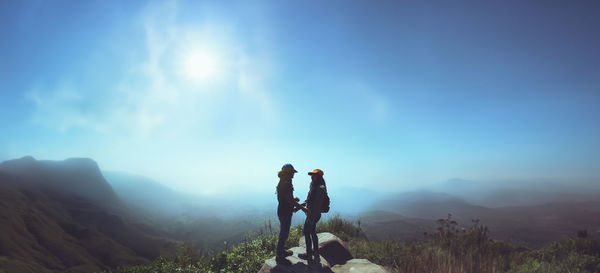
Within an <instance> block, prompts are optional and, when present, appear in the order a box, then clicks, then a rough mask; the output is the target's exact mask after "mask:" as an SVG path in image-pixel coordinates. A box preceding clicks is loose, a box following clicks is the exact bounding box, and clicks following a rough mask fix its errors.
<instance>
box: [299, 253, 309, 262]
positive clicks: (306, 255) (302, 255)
mask: <svg viewBox="0 0 600 273" xmlns="http://www.w3.org/2000/svg"><path fill="white" fill-rule="evenodd" d="M311 256H312V254H306V253H300V254H298V258H300V259H302V260H307V261H308V260H310V259H311V258H312V257H311Z"/></svg>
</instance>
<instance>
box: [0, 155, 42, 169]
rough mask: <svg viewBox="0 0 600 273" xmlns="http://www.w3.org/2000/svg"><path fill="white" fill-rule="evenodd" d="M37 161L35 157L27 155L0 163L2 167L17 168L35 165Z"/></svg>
mask: <svg viewBox="0 0 600 273" xmlns="http://www.w3.org/2000/svg"><path fill="white" fill-rule="evenodd" d="M36 162H37V160H35V158H33V156H30V155H27V156H24V157H21V158H17V159H11V160H6V161H4V162H2V163H0V166H3V167H4V166H6V167H17V166H30V165H32V164H35V163H36Z"/></svg>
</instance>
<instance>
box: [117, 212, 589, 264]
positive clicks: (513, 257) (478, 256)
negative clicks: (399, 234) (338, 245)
mask: <svg viewBox="0 0 600 273" xmlns="http://www.w3.org/2000/svg"><path fill="white" fill-rule="evenodd" d="M437 224H438V230H437V232H435V233H434V234H425V236H424V239H423V240H421V241H418V242H399V241H393V240H384V241H369V240H368V239H367V238H366V236H365V235H364V234H363V233H362V230H361V229H360V224H358V225H355V224H354V223H353V222H351V221H348V220H345V219H342V218H341V217H339V216H335V217H332V218H330V219H329V220H327V221H323V222H319V224H318V225H317V231H318V232H324V231H327V232H331V233H333V234H335V235H336V236H338V237H340V238H341V239H343V240H344V241H346V242H347V245H348V247H349V249H350V252H351V253H352V255H353V256H354V257H355V258H365V259H368V260H370V261H372V262H374V263H377V264H380V265H383V266H385V267H386V268H388V269H389V270H390V271H392V272H402V273H413V272H414V273H416V272H430V273H437V272H439V273H442V272H444V273H448V272H452V273H474V272H488V273H496V272H498V273H500V272H503V273H526V272H527V273H538V272H539V273H542V272H543V273H559V272H561V273H563V272H569V273H592V272H600V240H599V239H597V238H589V237H588V236H587V232H585V231H579V232H577V236H572V237H566V238H564V239H562V240H561V241H558V242H554V243H552V244H550V245H548V246H546V247H544V248H542V249H534V250H531V249H524V248H519V247H516V246H513V245H511V244H509V243H505V242H502V241H496V240H492V239H491V238H490V237H489V230H488V228H487V227H485V226H482V225H480V224H479V221H478V220H474V221H473V226H472V227H470V228H469V229H459V228H458V223H456V221H454V220H452V216H451V215H448V217H447V218H445V219H439V220H438V221H437ZM301 236H302V227H301V226H296V227H293V228H292V229H291V232H290V238H289V239H288V241H287V245H286V247H287V248H289V247H293V246H297V245H298V240H299V239H300V237H301ZM276 244H277V231H273V229H272V227H271V224H270V223H267V224H265V228H264V229H263V231H261V232H260V233H258V234H254V235H251V234H248V236H246V238H245V239H244V242H243V243H241V244H239V245H237V246H233V247H231V248H230V247H227V248H226V250H225V251H221V252H206V253H201V252H199V251H198V250H196V249H194V248H193V247H192V246H191V245H190V244H183V245H181V246H180V248H179V250H178V252H177V253H175V254H173V255H167V254H165V255H162V256H161V257H160V258H159V259H157V260H155V261H153V262H152V263H150V264H148V265H140V266H130V267H121V268H118V269H116V270H115V271H112V272H118V273H142V272H144V273H147V272H152V273H170V272H182V273H196V272H203V273H204V272H245V273H247V272H258V271H259V270H260V268H261V267H262V265H263V263H264V261H265V260H267V259H269V258H271V257H273V256H274V255H275V246H276ZM109 272H110V271H109Z"/></svg>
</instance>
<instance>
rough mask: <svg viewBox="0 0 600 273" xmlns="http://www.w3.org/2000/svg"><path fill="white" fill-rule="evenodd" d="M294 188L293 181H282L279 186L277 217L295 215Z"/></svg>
mask: <svg viewBox="0 0 600 273" xmlns="http://www.w3.org/2000/svg"><path fill="white" fill-rule="evenodd" d="M293 200H294V186H293V185H292V180H291V179H280V180H279V183H278V184H277V201H278V202H279V205H278V206H277V216H290V215H292V214H293V213H294V203H293Z"/></svg>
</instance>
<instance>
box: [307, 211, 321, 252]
mask: <svg viewBox="0 0 600 273" xmlns="http://www.w3.org/2000/svg"><path fill="white" fill-rule="evenodd" d="M319 218H320V217H319ZM319 218H317V219H313V218H312V217H306V221H304V242H305V243H306V254H308V255H311V254H313V253H318V250H319V237H317V222H319ZM311 247H312V249H311ZM313 251H314V252H313Z"/></svg>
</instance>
